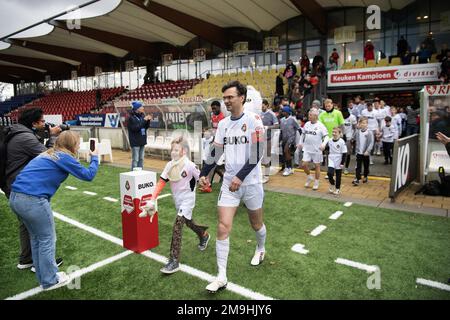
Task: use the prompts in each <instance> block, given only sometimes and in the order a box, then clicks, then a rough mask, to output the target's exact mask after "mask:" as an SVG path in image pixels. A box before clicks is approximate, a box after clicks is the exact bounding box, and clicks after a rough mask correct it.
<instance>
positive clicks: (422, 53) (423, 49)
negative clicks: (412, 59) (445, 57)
mask: <svg viewBox="0 0 450 320" xmlns="http://www.w3.org/2000/svg"><path fill="white" fill-rule="evenodd" d="M417 57H418V58H419V63H428V60H429V59H430V58H431V51H430V49H428V48H427V46H426V44H425V43H424V42H422V44H421V45H420V50H419V51H418V52H417Z"/></svg>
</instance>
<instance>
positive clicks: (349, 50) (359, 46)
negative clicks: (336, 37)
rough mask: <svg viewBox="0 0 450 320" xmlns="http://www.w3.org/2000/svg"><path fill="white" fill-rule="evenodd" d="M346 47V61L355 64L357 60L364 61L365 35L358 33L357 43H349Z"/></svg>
mask: <svg viewBox="0 0 450 320" xmlns="http://www.w3.org/2000/svg"><path fill="white" fill-rule="evenodd" d="M345 47H346V48H345V54H346V57H345V61H352V62H353V63H354V62H355V60H356V59H358V60H363V56H364V52H363V47H364V45H363V33H362V32H357V33H356V41H355V42H351V43H347V44H346V45H345Z"/></svg>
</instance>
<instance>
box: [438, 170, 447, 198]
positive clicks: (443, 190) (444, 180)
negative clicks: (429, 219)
mask: <svg viewBox="0 0 450 320" xmlns="http://www.w3.org/2000/svg"><path fill="white" fill-rule="evenodd" d="M438 171H439V178H440V179H441V195H442V196H444V197H450V175H445V170H444V167H439V169H438Z"/></svg>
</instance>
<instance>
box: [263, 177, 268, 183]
mask: <svg viewBox="0 0 450 320" xmlns="http://www.w3.org/2000/svg"><path fill="white" fill-rule="evenodd" d="M267 182H269V177H267V176H264V177H263V178H262V183H263V184H264V183H267Z"/></svg>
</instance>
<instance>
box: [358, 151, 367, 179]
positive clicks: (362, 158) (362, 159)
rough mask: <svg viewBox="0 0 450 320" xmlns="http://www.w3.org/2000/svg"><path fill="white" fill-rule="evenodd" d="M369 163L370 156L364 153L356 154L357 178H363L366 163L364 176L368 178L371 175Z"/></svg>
mask: <svg viewBox="0 0 450 320" xmlns="http://www.w3.org/2000/svg"><path fill="white" fill-rule="evenodd" d="M369 163H370V156H365V155H362V154H357V155H356V179H357V180H361V169H362V166H363V165H364V177H366V178H367V176H368V175H369Z"/></svg>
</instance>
